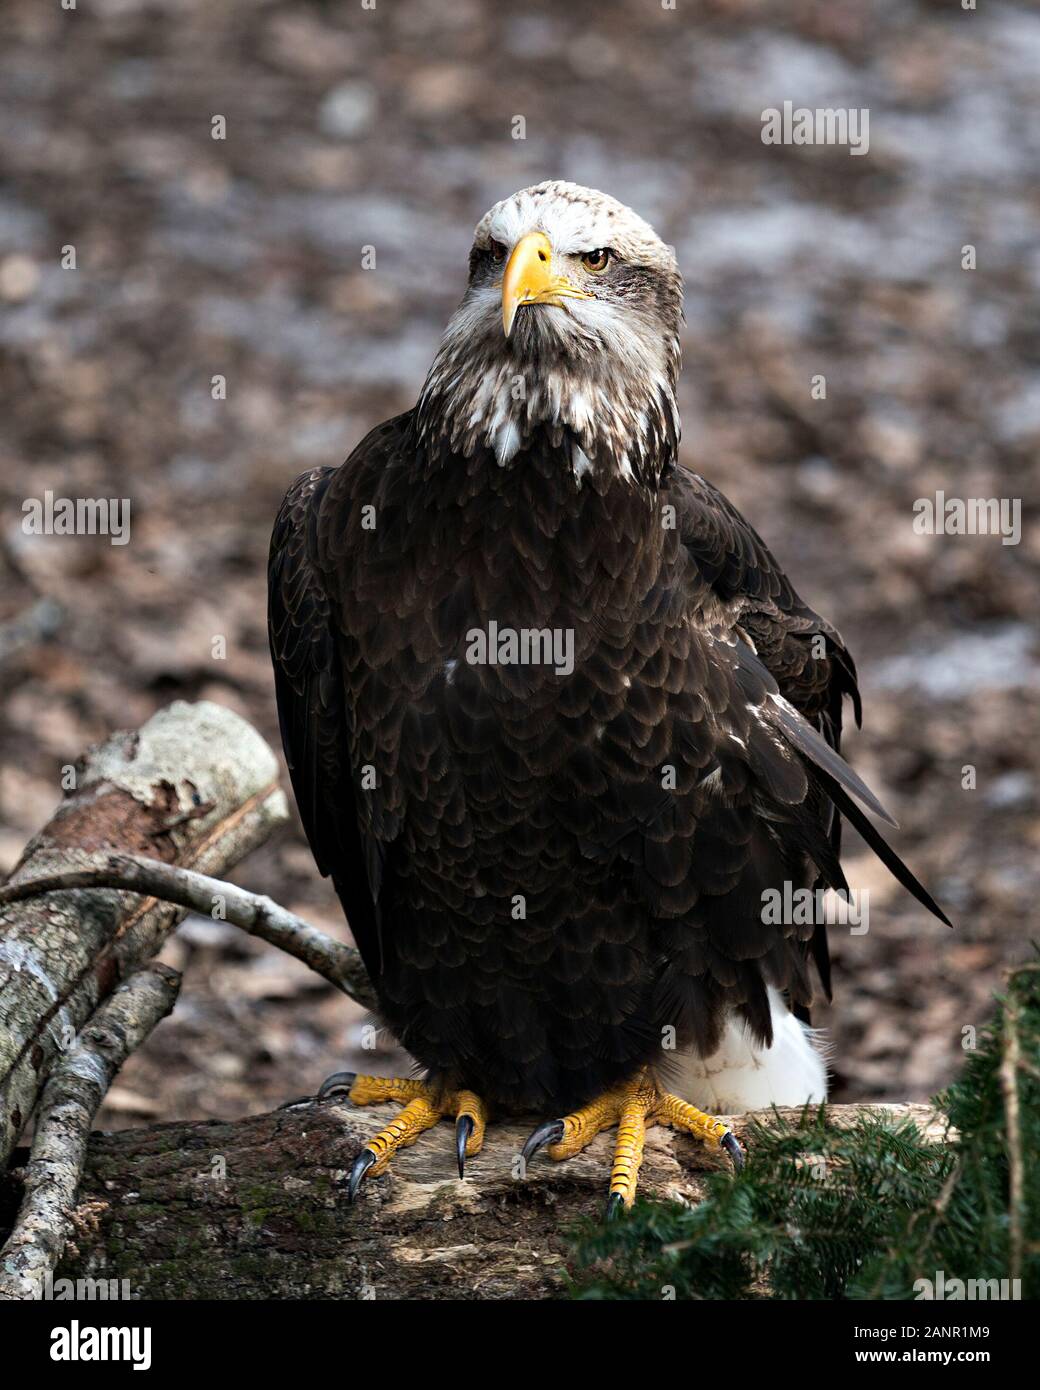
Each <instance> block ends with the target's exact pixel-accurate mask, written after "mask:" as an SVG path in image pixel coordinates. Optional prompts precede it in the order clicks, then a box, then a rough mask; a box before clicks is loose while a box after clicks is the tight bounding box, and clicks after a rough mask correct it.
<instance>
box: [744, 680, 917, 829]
mask: <svg viewBox="0 0 1040 1390" xmlns="http://www.w3.org/2000/svg"><path fill="white" fill-rule="evenodd" d="M771 703H772V706H773V710H772V713H771V718H772V719H773V721H774V722H775V723H776V724H777V726H778V727H779V728H780V730H781V731H782V732H783V734H784V736H785V738H787V739H788V740H789V741H790V742H791V743H792V744H794V746H795V748H797V749H798V751H799V753H801V754H803V756H804V757H806V758H808V759H809V761H810V762H812V763H814V764H815V765H816V767H818V768H819V769H820V771H821V772H825V773H826V774H827V775H828V777H830V778H831V779H832V780H833V781H835V782H837V783H838V784H839V785H840V786H843V787H845V788H846V789H847V790H848V791H849V792H851V793H852V795H853V796H854V797H855V798H856V799H857V801H860V802H862V803H863V805H864V806H866V808H867V809H868V810H869V811H872V812H873V813H874V815H875V816H879V817H880V818H881V820H883V821H886V822H887V823H888V824H889V825H891V826H892V827H893V828H894V829H896V830H898V829H899V822H898V821H897V820H896V818H895V817H894V816H893V815H892V814H891V813H890V812H889V811H886V810H885V808H884V806H882V804H881V802H880V801H879V800H878V799H877V797H876V796H875V795H874V793H873V792H872V791H871V790H870V788H869V787H868V786H867V784H866V782H864V780H863V778H862V777H860V776H859V774H858V773H857V772H854V771H853V769H852V768H851V767H850V766H849V765H848V763H847V762H846V761H845V759H844V758H843V757H842V756H841V754H840V753H839V752H837V751H836V750H835V749H834V748H832V747H831V745H830V744H829V743H828V742H827V741H826V739H824V738H822V737H821V736H820V735H819V734H818V733H817V732H816V730H815V729H814V728H813V727H812V725H811V724H809V723H808V722H807V721H806V720H805V719H803V718H802V716H801V715H800V714H799V713H798V711H797V710H796V709H794V707H793V706H791V705H788V704H787V702H786V701H785V700H781V699H777V698H775V697H774V698H773V699H772V701H771Z"/></svg>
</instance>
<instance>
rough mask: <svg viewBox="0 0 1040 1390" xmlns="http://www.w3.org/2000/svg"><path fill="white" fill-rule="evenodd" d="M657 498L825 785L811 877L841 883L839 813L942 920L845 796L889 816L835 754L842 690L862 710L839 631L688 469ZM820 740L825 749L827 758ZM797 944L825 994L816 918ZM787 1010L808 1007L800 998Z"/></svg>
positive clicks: (787, 730)
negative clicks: (823, 842)
mask: <svg viewBox="0 0 1040 1390" xmlns="http://www.w3.org/2000/svg"><path fill="white" fill-rule="evenodd" d="M665 500H666V501H667V502H670V503H671V504H672V505H673V506H674V507H675V509H676V517H675V524H676V526H677V529H678V532H679V535H680V538H681V540H682V542H683V544H684V546H685V547H686V550H687V553H688V554H689V556H690V558H691V559H692V560H693V562H694V564H695V566H696V569H697V572H698V574H699V576H700V578H701V580H702V581H703V582H704V583H705V584H707V585H708V586H709V587H710V590H711V592H712V594H713V595H714V597H715V598H716V599H717V600H718V602H719V603H720V604H721V605H723V607H724V609H725V611H726V612H727V614H728V616H729V618H730V621H731V622H732V623H733V625H734V626H735V627H736V629H737V630H738V631H739V633H740V634H742V636H743V637H744V638H745V639H746V640H747V643H748V645H749V647H750V649H751V650H750V651H749V652H745V653H744V654H743V662H744V665H745V666H746V667H747V668H749V669H750V670H752V671H753V670H754V669H755V668H757V669H758V672H759V673H760V674H761V675H762V676H763V677H764V678H765V680H766V682H767V683H771V682H775V688H776V693H777V694H779V696H780V697H781V701H782V702H781V703H780V704H779V708H778V716H779V717H778V725H779V726H780V727H781V729H782V732H783V734H784V736H785V737H786V739H787V740H788V741H789V742H790V743H791V744H793V745H794V746H795V747H796V748H798V749H799V752H801V753H802V754H803V755H804V756H805V757H806V758H807V759H808V760H809V761H810V762H811V763H812V764H814V766H815V769H816V774H817V777H818V778H819V779H820V780H821V782H822V784H823V786H824V788H825V790H826V792H827V798H828V802H829V805H824V806H823V807H821V814H822V815H823V816H824V817H825V818H826V834H827V837H828V840H829V844H830V848H831V851H832V854H831V856H830V869H829V871H828V872H827V873H821V875H820V878H819V880H818V882H817V885H816V886H818V887H820V886H828V885H829V886H832V887H833V886H843V885H842V881H841V880H840V879H839V881H838V882H837V884H836V883H835V869H836V866H837V859H838V854H839V851H840V845H841V822H842V816H844V817H845V819H847V820H849V821H850V822H851V823H852V824H853V825H854V826H855V828H856V829H857V830H858V831H859V832H860V833H861V834H862V836H863V837H864V839H865V840H866V842H867V843H868V845H869V846H870V847H871V849H873V850H874V852H875V853H876V854H877V855H878V856H879V858H880V859H881V860H882V862H883V863H884V864H885V865H886V866H887V867H888V868H889V870H890V871H891V872H892V873H893V874H894V876H895V877H896V878H897V879H898V880H899V882H901V883H902V884H903V885H904V887H906V888H908V889H909V891H910V892H911V893H913V895H914V896H915V897H916V898H918V900H919V901H920V902H922V903H923V904H924V905H925V906H926V907H928V909H929V910H930V911H932V912H934V913H935V915H936V916H937V917H939V918H940V919H941V920H942V921H944V922H946V921H947V918H946V916H945V914H944V913H943V912H942V911H941V909H940V908H939V907H938V906H937V904H936V903H935V902H934V900H933V899H932V898H931V896H930V895H929V894H928V893H927V892H926V890H925V889H924V888H923V887H922V886H921V884H920V883H918V881H917V879H916V878H915V877H914V876H913V874H912V873H911V872H910V870H909V869H908V868H907V867H906V865H905V864H903V862H902V860H901V859H899V857H898V856H897V855H896V854H895V853H894V851H893V850H892V849H891V848H890V846H889V845H888V844H887V843H886V841H885V840H884V839H883V838H882V837H881V835H880V834H879V833H878V832H877V830H876V829H875V828H874V826H873V825H872V824H871V822H870V821H869V820H868V819H867V818H866V816H865V815H864V814H863V811H862V810H861V809H860V806H858V805H857V804H856V802H855V801H854V800H853V799H852V797H853V796H855V797H857V798H858V799H859V800H860V801H861V802H864V803H865V804H867V805H869V806H870V807H871V809H872V810H873V811H874V812H875V814H882V815H885V816H886V818H888V819H890V817H887V813H885V812H883V811H882V809H881V807H880V806H879V805H878V804H877V803H876V802H873V801H872V799H868V798H866V797H864V796H863V794H862V793H863V790H864V789H863V787H862V784H860V785H859V786H858V787H857V786H856V785H855V784H854V783H853V782H852V781H851V780H850V778H849V773H850V771H851V770H850V769H849V768H848V766H847V764H845V763H844V761H843V760H842V759H841V758H840V748H841V731H842V710H843V704H844V700H845V699H846V697H847V698H849V699H850V700H851V701H852V707H853V711H854V713H855V718H856V724H857V726H859V724H860V722H861V718H862V705H861V701H860V694H859V689H858V686H857V683H856V666H855V662H854V661H853V659H852V656H851V655H850V653H849V652H848V650H847V648H846V647H845V644H844V642H843V641H842V639H841V636H840V634H839V633H838V631H837V630H836V629H835V628H834V627H832V626H831V624H830V623H828V622H827V621H826V619H824V618H822V617H821V616H820V615H819V614H818V613H816V612H815V611H814V610H813V609H812V608H810V607H809V605H808V604H806V603H804V602H803V601H802V599H801V598H800V597H799V596H798V594H797V593H796V591H795V589H794V587H793V585H792V584H791V582H790V580H789V579H788V578H787V576H786V574H785V573H784V571H783V570H782V569H781V567H780V565H779V563H778V562H777V560H776V558H775V557H774V556H773V554H772V552H771V551H770V550H769V547H768V546H767V545H766V544H765V542H764V541H763V540H762V538H761V537H760V536H759V535H758V533H757V532H756V531H755V529H754V528H753V527H752V526H751V525H750V524H749V523H748V522H747V521H746V520H745V519H744V517H743V516H741V514H740V513H739V512H738V511H737V509H736V508H735V507H734V506H733V505H732V503H731V502H730V501H729V500H728V499H727V498H726V497H725V496H724V495H723V494H722V493H721V492H719V490H718V489H717V488H715V487H713V486H712V484H711V483H709V482H707V481H706V480H705V479H704V478H702V477H700V476H699V475H698V474H696V473H693V472H690V471H689V470H687V469H683V468H680V469H677V470H676V471H675V473H674V474H673V475H672V477H671V479H670V486H669V491H668V494H667V497H666V498H665ZM763 668H764V669H763ZM770 678H771V682H770ZM784 703H786V705H787V706H788V707H789V708H787V709H786V710H785V709H784V707H783V704H784ZM799 716H801V717H800V718H799ZM803 721H804V723H803ZM806 724H807V725H809V726H810V727H811V729H813V730H815V731H816V732H817V733H818V734H819V735H820V736H822V740H823V741H824V744H823V745H821V744H820V743H819V742H818V741H814V740H813V738H812V735H811V734H810V733H809V730H808V729H807V728H806V727H805V726H806ZM824 747H826V748H829V749H832V750H833V752H834V755H835V756H834V758H833V760H830V759H828V756H827V753H826V752H825V751H824ZM853 776H854V774H853ZM857 780H858V779H857ZM850 791H851V793H852V796H850V795H849V792H850ZM839 872H840V870H839ZM806 948H807V950H808V951H809V953H810V954H811V956H812V959H813V960H814V961H815V963H816V967H817V970H818V972H819V976H820V981H821V983H822V985H823V987H824V990H825V992H826V994H827V998H828V999H829V998H830V997H831V986H830V958H829V952H828V945H827V930H826V927H825V925H824V924H823V923H818V924H817V925H816V927H815V930H814V932H813V934H812V936H811V938H810V940H809V941H808V942H807V943H806ZM795 1011H796V1013H798V1014H799V1015H800V1016H803V1017H806V1016H807V1014H806V1010H805V1009H804V1008H803V1007H801V1006H796V1008H795Z"/></svg>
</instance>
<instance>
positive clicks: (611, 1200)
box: [607, 1192, 625, 1221]
mask: <svg viewBox="0 0 1040 1390" xmlns="http://www.w3.org/2000/svg"><path fill="white" fill-rule="evenodd" d="M624 1210H625V1199H624V1197H622V1195H621V1193H620V1192H612V1193H611V1194H610V1196H609V1197H608V1198H607V1220H608V1221H616V1220H617V1219H618V1217H619V1216H620V1215H621V1213H622V1212H623V1211H624Z"/></svg>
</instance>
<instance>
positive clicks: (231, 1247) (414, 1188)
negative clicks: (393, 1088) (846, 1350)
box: [0, 1099, 944, 1300]
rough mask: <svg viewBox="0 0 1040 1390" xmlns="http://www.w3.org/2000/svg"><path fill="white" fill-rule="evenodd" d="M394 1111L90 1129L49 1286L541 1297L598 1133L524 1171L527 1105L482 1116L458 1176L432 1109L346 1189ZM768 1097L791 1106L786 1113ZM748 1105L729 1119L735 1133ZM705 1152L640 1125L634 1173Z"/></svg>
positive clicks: (241, 1293)
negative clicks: (481, 1143)
mask: <svg viewBox="0 0 1040 1390" xmlns="http://www.w3.org/2000/svg"><path fill="white" fill-rule="evenodd" d="M863 1108H868V1109H870V1110H873V1111H882V1112H885V1113H886V1114H887V1115H888V1116H890V1117H891V1119H892V1120H893V1121H895V1120H898V1119H900V1118H904V1117H906V1116H911V1117H912V1118H913V1119H914V1121H915V1122H916V1123H917V1124H918V1126H919V1128H921V1129H922V1130H925V1131H928V1132H929V1133H930V1134H934V1136H935V1137H936V1139H939V1138H941V1136H942V1135H943V1133H944V1127H943V1124H942V1122H941V1120H939V1118H938V1117H936V1116H935V1114H934V1112H933V1111H932V1109H931V1107H929V1106H925V1105H891V1106H886V1105H872V1106H869V1107H858V1106H851V1105H848V1106H841V1105H838V1106H831V1107H828V1111H827V1114H828V1122H829V1123H831V1124H834V1125H844V1124H850V1123H852V1122H853V1121H854V1120H855V1118H856V1116H857V1115H859V1114H860V1113H861V1112H862V1109H863ZM394 1113H395V1107H392V1106H373V1107H368V1108H365V1109H355V1108H354V1107H353V1106H351V1105H350V1104H349V1103H347V1102H346V1101H345V1100H339V1099H331V1100H326V1101H324V1102H320V1103H319V1102H316V1101H301V1102H297V1103H295V1104H293V1105H291V1106H289V1107H288V1108H285V1109H282V1110H276V1111H273V1112H271V1113H269V1114H264V1115H255V1116H251V1117H249V1118H248V1119H242V1120H237V1121H235V1122H233V1123H228V1122H220V1121H207V1122H204V1123H194V1124H160V1125H152V1126H150V1127H149V1128H147V1129H137V1130H124V1131H121V1132H119V1133H115V1134H105V1135H94V1136H93V1137H92V1140H91V1145H90V1151H89V1156H88V1159H87V1167H86V1173H85V1177H84V1181H83V1184H82V1188H81V1192H80V1199H79V1203H78V1206H77V1209H76V1211H75V1213H74V1217H73V1220H74V1225H75V1232H76V1233H75V1235H74V1237H73V1239H72V1242H71V1243H70V1245H69V1246H68V1247H67V1249H66V1256H65V1259H64V1261H63V1263H62V1264H61V1266H60V1267H59V1270H58V1282H57V1284H56V1286H55V1293H56V1296H59V1297H60V1296H63V1290H67V1296H68V1297H72V1296H73V1295H74V1292H75V1289H76V1281H84V1280H90V1281H95V1282H94V1283H92V1284H90V1285H87V1286H86V1287H87V1288H88V1289H93V1290H94V1296H95V1297H96V1296H98V1294H97V1290H98V1289H100V1288H102V1287H104V1288H105V1290H106V1293H107V1294H108V1295H110V1296H113V1297H122V1298H141V1299H145V1298H156V1299H242V1298H245V1299H253V1298H255V1299H261V1298H275V1299H343V1300H351V1299H371V1298H377V1299H395V1298H397V1299H399V1298H406V1299H426V1300H429V1299H435V1300H436V1299H444V1300H448V1299H505V1298H509V1299H515V1298H521V1299H531V1298H537V1299H540V1298H552V1297H558V1296H559V1295H560V1294H561V1293H562V1292H563V1291H564V1289H565V1278H564V1274H565V1268H564V1248H565V1231H566V1229H567V1227H568V1226H569V1225H570V1224H571V1223H572V1222H573V1221H574V1220H575V1219H576V1218H578V1217H579V1216H594V1217H599V1216H601V1215H602V1211H603V1203H604V1200H605V1192H606V1184H607V1175H608V1170H609V1164H610V1153H611V1146H612V1144H613V1138H614V1136H613V1134H602V1135H600V1136H599V1137H598V1138H597V1139H595V1140H594V1141H593V1143H592V1144H591V1145H590V1146H589V1148H588V1149H587V1150H586V1151H585V1152H584V1153H581V1154H578V1155H577V1156H576V1157H574V1158H572V1159H569V1160H567V1162H565V1163H554V1162H553V1161H552V1160H550V1159H548V1158H546V1157H545V1156H544V1155H543V1156H540V1157H539V1158H536V1159H535V1160H534V1161H533V1162H532V1163H531V1164H530V1165H529V1166H528V1168H527V1171H526V1175H525V1174H524V1172H523V1167H522V1165H521V1163H520V1160H519V1154H520V1150H521V1147H522V1145H523V1141H524V1139H525V1138H526V1137H527V1135H528V1134H529V1133H530V1130H531V1128H532V1126H533V1124H534V1123H535V1119H536V1117H531V1118H530V1119H529V1120H527V1121H524V1122H508V1123H504V1124H493V1125H491V1126H489V1128H488V1132H487V1140H486V1143H485V1147H484V1149H483V1151H482V1152H481V1153H480V1154H478V1155H477V1156H476V1157H474V1158H471V1159H470V1160H469V1161H468V1162H467V1164H466V1178H465V1180H464V1181H460V1179H459V1177H458V1172H457V1169H456V1162H455V1155H454V1145H453V1142H452V1130H451V1127H450V1126H449V1125H448V1124H442V1125H438V1126H436V1127H435V1128H434V1129H432V1130H429V1131H427V1133H426V1134H424V1135H422V1136H421V1137H420V1139H419V1140H418V1141H417V1143H416V1144H415V1145H414V1146H412V1147H411V1148H408V1149H404V1150H402V1151H401V1152H399V1153H398V1154H397V1155H396V1156H395V1158H394V1160H393V1163H392V1165H391V1167H390V1169H389V1171H388V1172H387V1173H386V1174H385V1175H384V1176H382V1177H379V1178H375V1179H370V1180H369V1181H368V1182H367V1183H366V1184H365V1186H364V1188H363V1189H362V1192H361V1195H360V1197H359V1199H358V1201H357V1204H356V1205H355V1206H353V1207H351V1206H348V1205H347V1201H346V1195H345V1187H346V1181H347V1175H348V1173H349V1171H350V1166H351V1163H352V1161H353V1159H354V1158H355V1156H356V1155H357V1153H358V1152H359V1150H360V1149H361V1147H362V1146H363V1145H364V1143H365V1141H366V1139H368V1138H369V1137H370V1136H371V1135H372V1134H373V1133H374V1132H375V1131H376V1130H377V1129H378V1128H380V1127H381V1126H382V1125H383V1124H385V1123H386V1122H387V1120H388V1119H389V1118H390V1117H391V1116H392V1115H393V1114H394ZM778 1114H779V1116H780V1117H781V1119H782V1120H785V1121H787V1122H789V1123H794V1122H795V1121H796V1120H797V1119H798V1118H799V1117H800V1116H801V1114H802V1112H801V1110H781V1111H779V1112H778ZM749 1118H750V1117H748V1116H740V1117H735V1118H733V1119H732V1121H731V1122H732V1124H733V1127H734V1128H735V1130H736V1132H737V1133H738V1134H742V1133H743V1132H744V1131H745V1130H746V1126H747V1122H748V1120H749ZM755 1118H757V1119H758V1120H759V1121H760V1122H762V1123H763V1124H766V1125H768V1124H770V1123H771V1122H773V1121H774V1118H775V1117H774V1112H772V1111H762V1112H759V1114H758V1115H757V1116H756V1117H755ZM719 1167H723V1168H725V1167H726V1164H725V1160H724V1159H722V1158H721V1157H720V1156H719V1155H718V1154H717V1153H713V1152H711V1151H709V1150H708V1149H707V1148H705V1147H704V1146H703V1145H702V1144H699V1143H697V1142H695V1141H694V1140H692V1139H690V1138H688V1137H687V1136H685V1135H677V1134H675V1133H673V1132H672V1131H670V1130H666V1129H651V1130H650V1131H649V1132H648V1134H647V1144H646V1153H645V1159H644V1164H643V1168H642V1171H641V1175H640V1190H641V1191H642V1192H643V1193H645V1194H647V1195H655V1196H666V1197H675V1198H679V1199H682V1200H685V1201H689V1202H696V1201H698V1200H700V1199H701V1197H702V1196H703V1193H704V1179H705V1177H706V1175H707V1173H708V1172H709V1171H711V1170H713V1169H717V1168H719ZM15 1176H17V1174H16V1175H15ZM0 1222H2V1213H0ZM63 1281H68V1283H67V1284H65V1283H63ZM111 1281H115V1282H114V1283H112V1282H111ZM83 1288H84V1285H83V1284H82V1282H81V1283H80V1296H83V1293H82V1291H83Z"/></svg>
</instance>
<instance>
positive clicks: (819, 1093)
mask: <svg viewBox="0 0 1040 1390" xmlns="http://www.w3.org/2000/svg"><path fill="white" fill-rule="evenodd" d="M769 1010H770V1013H771V1014H772V1018H773V1045H772V1047H760V1046H759V1045H758V1044H757V1043H756V1042H755V1041H754V1039H753V1038H751V1037H750V1036H749V1035H748V1032H747V1029H746V1028H745V1027H744V1025H743V1024H742V1023H740V1022H739V1021H738V1020H737V1019H734V1018H731V1019H730V1021H729V1023H728V1024H727V1025H726V1032H725V1034H724V1035H723V1039H722V1045H721V1047H720V1048H719V1050H718V1051H717V1052H715V1053H713V1054H712V1056H710V1057H694V1056H691V1055H688V1054H684V1055H682V1056H680V1057H679V1058H678V1059H677V1069H676V1073H675V1077H674V1080H670V1081H669V1085H670V1086H672V1088H673V1089H674V1090H675V1093H676V1095H679V1096H681V1097H682V1098H683V1100H687V1101H689V1102H690V1104H691V1105H696V1106H697V1108H698V1109H699V1110H705V1111H707V1112H708V1113H709V1114H712V1115H739V1114H742V1113H743V1112H744V1111H745V1110H761V1109H763V1108H765V1107H767V1106H770V1105H804V1104H805V1103H806V1102H807V1101H812V1102H819V1101H823V1100H826V1099H827V1062H826V1054H825V1052H824V1051H823V1050H822V1046H821V1042H820V1035H819V1033H818V1032H815V1031H814V1030H813V1029H811V1028H807V1027H806V1026H805V1024H803V1023H799V1022H798V1020H797V1019H796V1018H795V1016H794V1014H792V1013H791V1012H790V1010H789V1009H788V1007H787V1005H786V1004H785V1003H784V1000H783V998H782V996H781V995H780V994H779V992H778V991H776V990H772V989H771V990H770V991H769Z"/></svg>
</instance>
